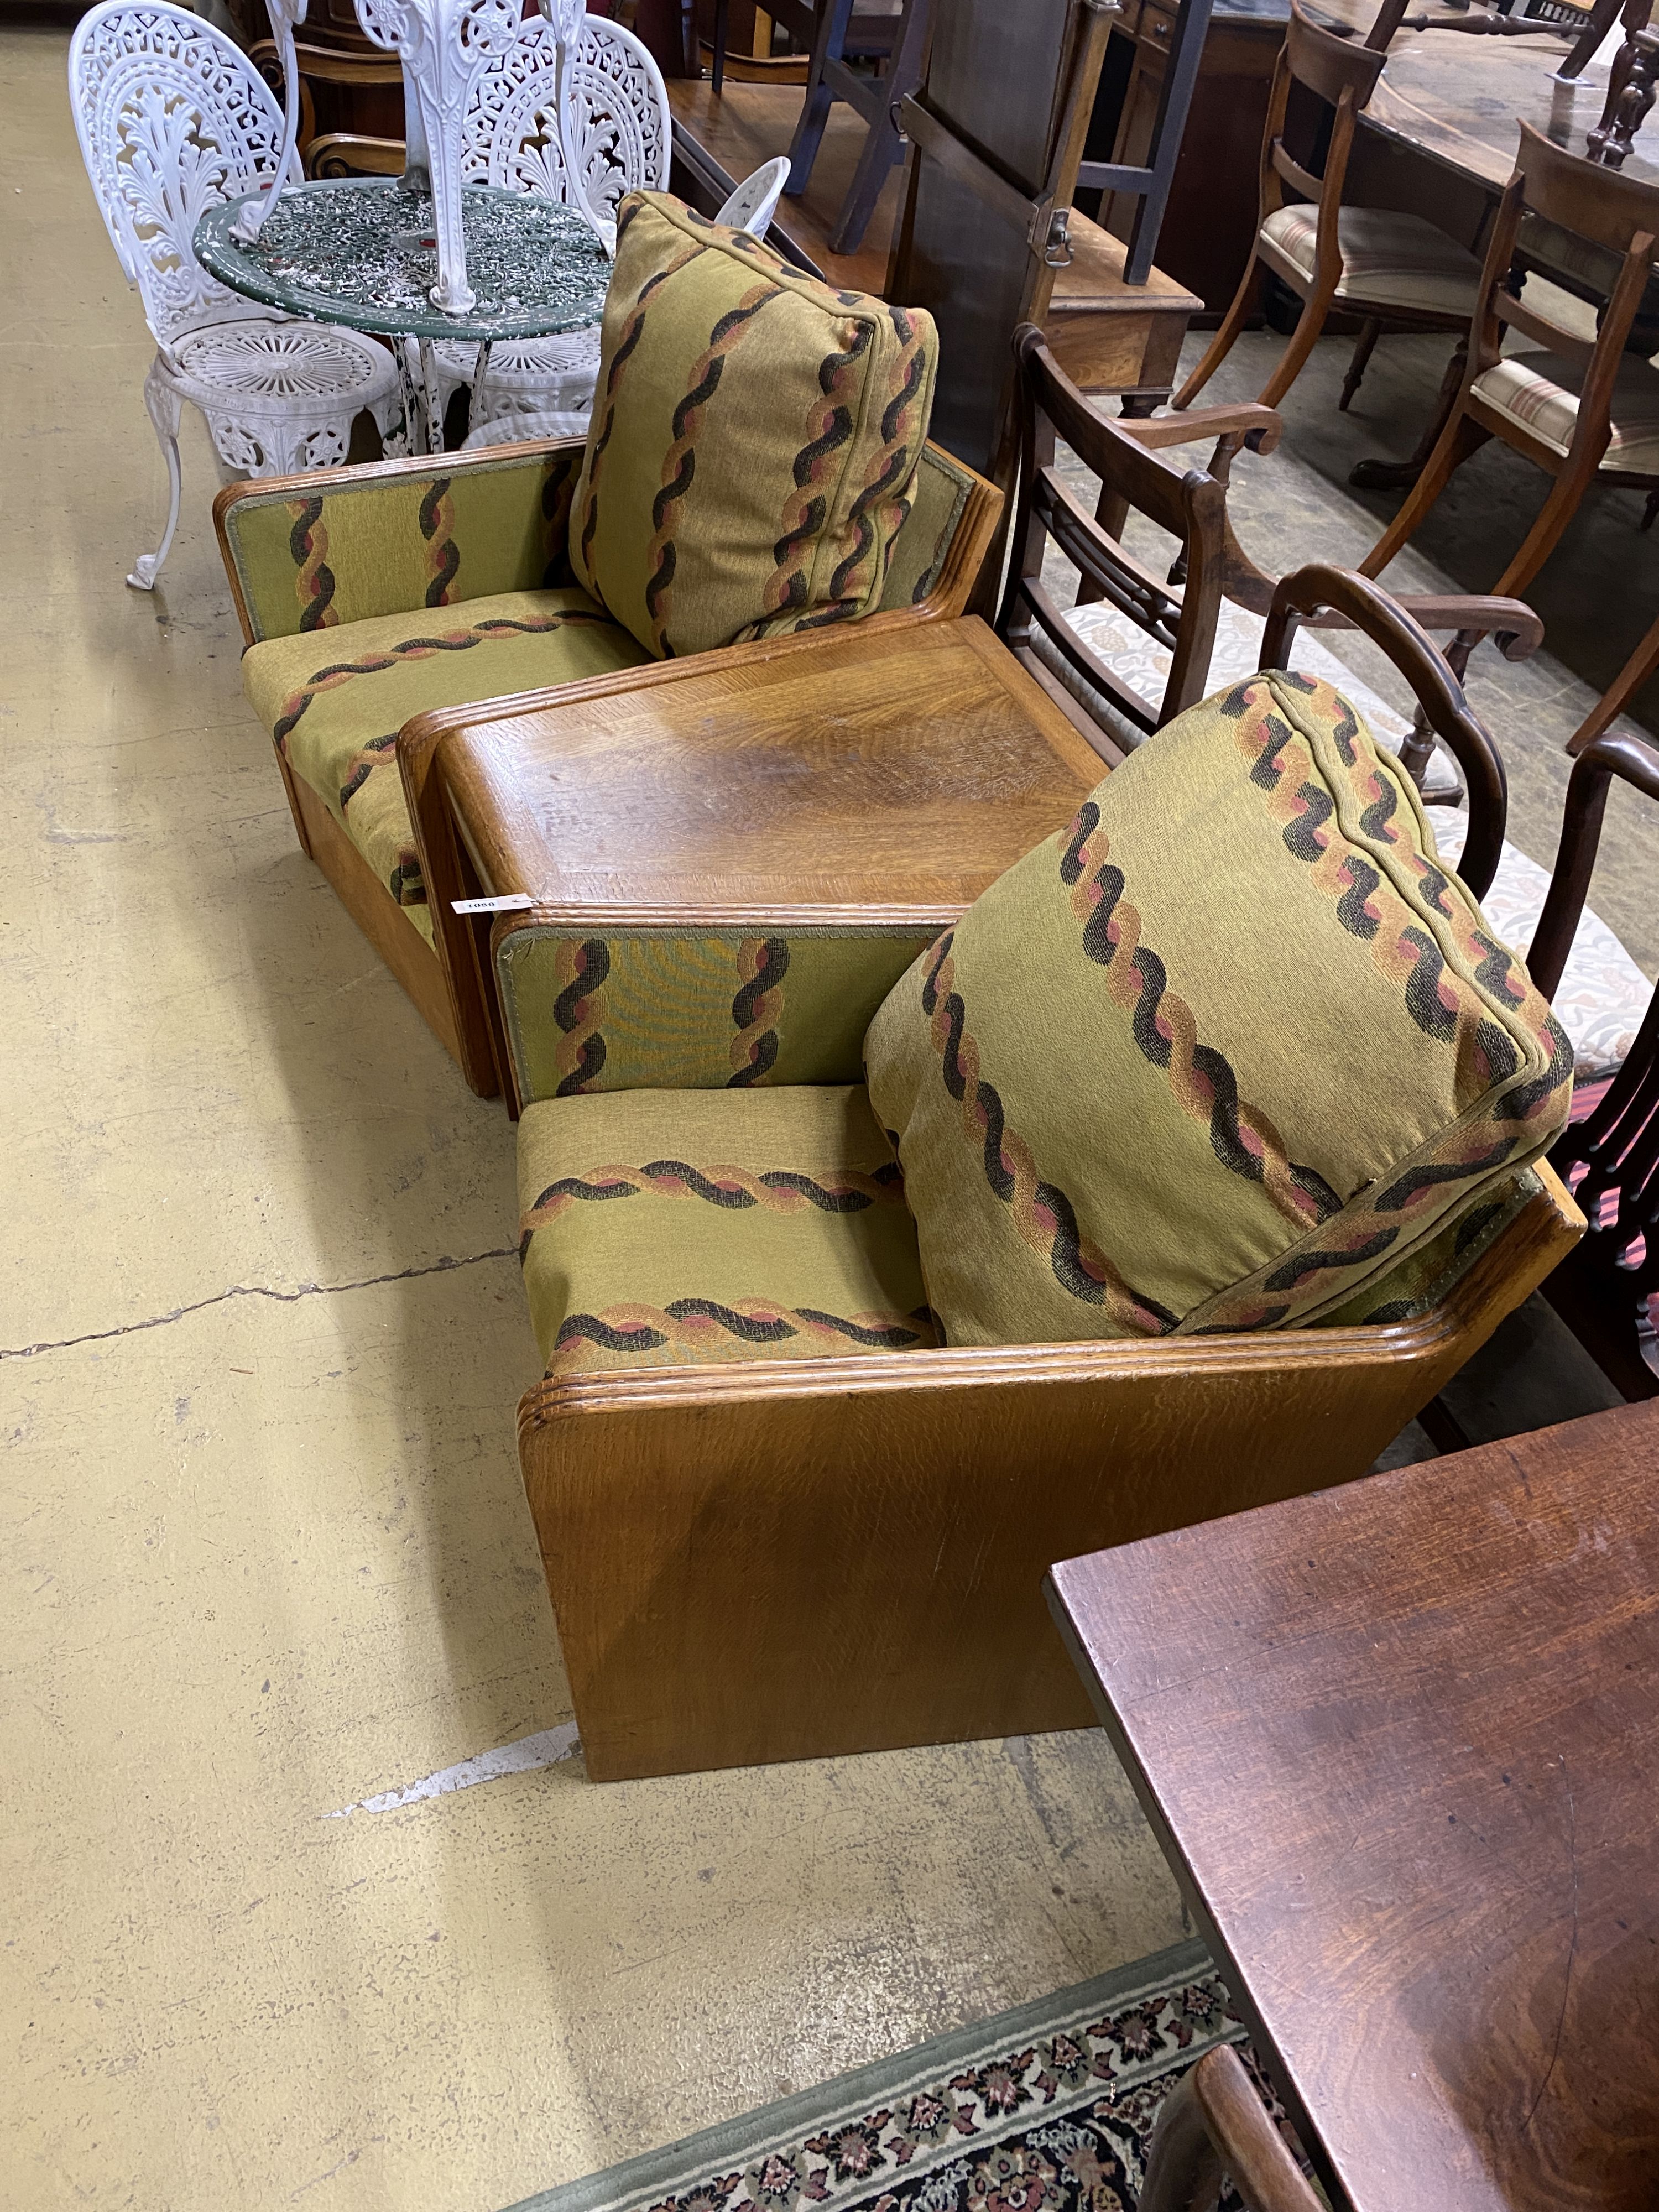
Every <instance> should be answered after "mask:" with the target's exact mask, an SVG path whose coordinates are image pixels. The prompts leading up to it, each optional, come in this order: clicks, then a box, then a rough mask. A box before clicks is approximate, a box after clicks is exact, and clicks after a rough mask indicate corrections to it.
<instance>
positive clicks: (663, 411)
mask: <svg viewBox="0 0 1659 2212" xmlns="http://www.w3.org/2000/svg"><path fill="white" fill-rule="evenodd" d="M938 357H939V346H938V340H937V337H936V336H935V333H934V330H933V322H932V319H931V318H930V317H928V316H927V315H925V314H922V313H912V312H910V311H908V310H907V309H905V308H902V307H888V306H887V305H886V304H885V302H884V301H880V300H876V299H872V298H869V297H868V296H866V295H865V294H863V293H860V292H836V291H832V290H831V289H829V286H828V285H827V284H824V283H820V282H819V281H818V279H817V278H816V277H812V276H805V275H803V273H802V272H801V271H800V270H799V269H795V268H793V267H791V265H790V264H788V263H787V261H781V260H780V259H779V258H778V257H777V256H776V255H775V253H772V252H769V251H768V249H767V248H766V247H765V246H762V245H760V244H759V243H758V242H757V240H754V239H752V238H750V237H748V236H747V235H746V234H744V233H743V232H741V231H732V230H726V229H721V228H717V227H716V226H715V225H714V224H712V223H710V222H707V221H706V220H705V219H704V218H703V217H702V216H699V215H694V214H693V213H692V212H691V210H690V209H689V208H687V207H684V206H683V205H682V204H681V203H680V202H679V201H678V200H676V199H673V198H671V197H670V196H669V195H668V194H667V193H666V192H641V193H636V194H635V195H633V196H631V197H629V198H628V199H626V200H624V201H623V205H622V210H621V213H620V216H619V217H618V234H617V264H616V268H615V270H614V271H613V273H612V276H611V291H610V295H609V297H608V299H607V300H606V302H605V326H604V331H603V338H602V350H601V356H600V366H599V388H598V396H597V398H595V401H594V405H593V414H592V421H591V422H590V423H589V426H588V434H587V450H586V454H585V455H584V457H583V461H582V472H581V477H580V481H579V482H578V483H577V486H576V492H575V497H574V502H573V505H572V508H571V517H570V549H569V550H570V561H571V565H572V568H573V569H574V573H575V575H576V580H577V581H578V582H579V583H581V584H584V585H586V587H587V589H588V590H589V591H590V592H592V594H593V596H594V598H595V599H598V600H599V601H600V602H601V603H602V604H603V605H605V606H606V607H608V608H609V609H610V611H611V613H612V614H613V615H615V616H616V617H617V621H618V622H620V623H625V624H626V626H627V627H628V629H630V630H631V631H632V632H633V634H634V635H635V637H636V638H638V639H639V641H640V642H641V645H643V646H644V647H646V648H647V651H648V652H650V653H653V654H655V655H656V657H657V658H658V659H663V658H664V657H665V656H666V655H668V654H671V653H703V652H707V651H708V650H709V649H710V648H711V647H715V646H721V645H732V644H735V643H736V642H738V640H740V639H745V638H757V637H767V636H772V635H778V634H780V633H781V632H783V631H786V630H794V629H806V628H810V627H811V626H814V625H816V624H819V623H830V622H842V621H845V620H847V619H848V618H849V617H854V616H858V615H862V614H866V613H868V612H870V611H872V609H874V608H875V607H877V606H878V605H880V603H881V599H882V592H883V586H884V581H885V578H886V574H887V564H888V562H889V559H890V556H891V552H892V547H893V541H894V539H895V538H896V535H897V533H898V531H899V528H900V526H901V525H902V523H903V521H904V519H905V517H906V515H907V514H908V512H909V507H910V499H911V493H912V486H913V481H914V479H915V473H916V467H917V464H918V462H919V461H920V459H921V451H922V447H923V444H924V442H925V441H926V439H927V417H928V414H929V411H930V410H931V408H932V405H933V376H934V370H935V368H936V366H937V362H938Z"/></svg>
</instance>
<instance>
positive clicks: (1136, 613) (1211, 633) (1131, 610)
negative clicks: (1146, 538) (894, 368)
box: [997, 323, 1544, 888]
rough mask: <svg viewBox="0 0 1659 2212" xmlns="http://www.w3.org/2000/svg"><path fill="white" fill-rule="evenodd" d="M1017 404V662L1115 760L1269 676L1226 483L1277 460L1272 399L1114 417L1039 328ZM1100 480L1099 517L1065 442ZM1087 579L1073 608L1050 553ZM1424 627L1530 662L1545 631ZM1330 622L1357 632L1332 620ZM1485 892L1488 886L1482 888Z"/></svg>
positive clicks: (1444, 610)
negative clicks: (1173, 556) (1227, 690)
mask: <svg viewBox="0 0 1659 2212" xmlns="http://www.w3.org/2000/svg"><path fill="white" fill-rule="evenodd" d="M1014 356H1015V360H1016V362H1017V363H1018V398H1019V406H1020V435H1021V447H1020V453H1021V460H1020V488H1019V495H1018V507H1016V510H1015V514H1014V524H1013V544H1014V558H1013V560H1012V563H1011V565H1010V568H1009V574H1008V580H1007V585H1006V589H1005V592H1004V595H1003V601H1002V606H1001V610H1000V614H999V616H998V620H997V627H998V630H999V633H1000V635H1001V636H1002V638H1003V639H1004V641H1006V643H1007V644H1008V645H1009V646H1010V647H1012V650H1013V652H1014V653H1015V655H1016V656H1017V658H1018V659H1020V660H1021V661H1022V662H1023V663H1024V665H1025V666H1026V667H1027V668H1029V669H1030V671H1031V673H1032V675H1033V676H1035V677H1036V680H1037V681H1038V683H1039V684H1042V687H1043V689H1044V690H1046V691H1048V694H1049V696H1051V697H1052V698H1053V699H1054V701H1055V702H1056V703H1057V704H1058V705H1059V706H1060V708H1061V709H1062V711H1063V712H1065V713H1066V714H1068V715H1069V716H1070V717H1071V718H1072V720H1073V722H1075V723H1076V725H1077V726H1078V727H1079V729H1080V730H1081V731H1082V732H1083V733H1084V735H1085V737H1086V738H1089V740H1090V742H1091V744H1094V745H1095V746H1096V747H1097V750H1100V751H1101V752H1102V754H1103V757H1105V758H1107V759H1109V760H1111V759H1121V758H1122V757H1123V756H1124V754H1125V753H1126V752H1128V751H1132V750H1133V749H1134V748H1135V747H1136V746H1137V745H1139V744H1142V743H1144V741H1145V740H1146V738H1147V737H1149V736H1150V735H1151V734H1152V732H1154V731H1156V730H1158V729H1161V728H1162V727H1163V726H1164V724H1165V723H1167V722H1169V721H1170V720H1173V719H1174V717H1175V716H1176V714H1181V713H1182V712H1184V710H1185V709H1186V708H1188V707H1190V706H1191V705H1192V704H1193V703H1194V701H1195V700H1198V699H1201V698H1202V697H1203V696H1205V694H1206V692H1208V691H1211V690H1215V689H1216V688H1217V686H1218V685H1219V684H1224V683H1229V682H1231V681H1233V680H1234V679H1235V678H1237V677H1239V676H1241V675H1243V674H1246V673H1248V672H1249V671H1250V670H1251V669H1253V668H1255V667H1256V666H1257V665H1259V661H1258V655H1259V653H1260V651H1261V635H1262V625H1263V623H1264V621H1265V620H1266V617H1267V611H1268V609H1269V607H1270V606H1271V605H1272V604H1273V592H1274V589H1275V580H1274V579H1273V577H1271V576H1269V575H1267V574H1264V572H1263V571H1262V570H1261V568H1258V567H1257V566H1256V564H1255V562H1254V561H1253V560H1251V558H1250V556H1249V554H1248V553H1246V552H1245V550H1243V547H1242V546H1241V545H1240V544H1239V543H1238V540H1237V538H1236V537H1235V536H1234V534H1233V528H1232V524H1231V520H1229V517H1228V513H1227V483H1226V477H1227V472H1228V471H1229V469H1230V468H1231V464H1232V461H1233V459H1234V457H1235V456H1236V454H1237V453H1238V451H1239V449H1240V448H1241V447H1243V446H1246V445H1248V446H1249V447H1251V449H1252V450H1253V451H1255V452H1257V453H1271V452H1272V451H1273V448H1274V447H1276V446H1277V444H1278V443H1279V416H1277V414H1275V413H1274V412H1273V410H1272V409H1271V408H1267V407H1264V406H1262V405H1261V404H1260V403H1259V402H1258V403H1255V404H1246V405H1243V406H1237V407H1208V408H1201V409H1199V410H1194V411H1191V412H1188V413H1186V414H1182V415H1163V416H1150V417H1146V418H1143V419H1133V420H1131V419H1121V420H1110V419H1109V418H1108V417H1106V416H1103V415H1102V414H1101V413H1100V412H1099V411H1098V410H1097V409H1096V408H1094V407H1093V406H1091V404H1090V403H1089V401H1088V400H1087V399H1086V398H1085V396H1084V394H1083V393H1082V392H1079V390H1078V388H1077V386H1075V385H1074V384H1073V382H1072V381H1071V380H1070V378H1069V377H1067V375H1066V373H1065V371H1064V370H1063V369H1062V368H1060V364H1059V363H1058V362H1056V361H1055V359H1054V356H1053V354H1052V353H1051V352H1050V351H1049V349H1048V345H1047V343H1046V342H1045V341H1044V339H1043V337H1042V333H1041V332H1040V331H1038V330H1036V328H1035V326H1034V325H1030V324H1029V323H1028V324H1025V325H1023V326H1022V327H1021V328H1020V329H1019V330H1018V331H1016V333H1015V336H1014ZM1057 436H1058V437H1060V438H1062V439H1064V441H1066V444H1067V445H1068V446H1069V447H1071V449H1072V451H1073V453H1075V454H1076V455H1077V457H1078V459H1079V460H1080V461H1081V462H1082V463H1083V465H1084V466H1085V468H1086V469H1088V470H1089V471H1091V473H1092V474H1094V475H1095V476H1097V477H1099V478H1100V482H1101V491H1100V496H1099V501H1098V503H1097V509H1096V512H1095V513H1094V514H1093V515H1092V516H1091V515H1090V514H1089V513H1086V512H1085V509H1084V508H1083V507H1081V506H1080V505H1079V502H1078V501H1077V499H1076V498H1075V496H1074V495H1073V492H1072V491H1071V489H1069V487H1068V486H1067V485H1066V483H1065V482H1064V480H1063V479H1062V478H1061V477H1060V474H1059V473H1058V471H1056V469H1055V467H1054V449H1055V440H1056V437H1057ZM1211 438H1213V439H1215V440H1217V441H1218V443H1217V447H1216V452H1215V456H1214V458H1213V459H1212V461H1211V464H1210V467H1209V469H1208V470H1207V471H1206V470H1204V469H1199V468H1195V467H1188V468H1186V469H1184V470H1183V469H1182V468H1181V467H1180V466H1179V465H1176V463H1174V462H1172V461H1170V460H1169V459H1165V457H1164V456H1165V454H1166V453H1168V452H1169V450H1170V448H1172V447H1176V446H1180V445H1185V444H1187V443H1188V442H1189V441H1198V440H1200V439H1211ZM1132 514H1133V515H1134V516H1136V517H1137V518H1141V519H1144V520H1146V521H1148V522H1151V523H1152V524H1154V525H1156V526H1158V528H1159V529H1161V530H1164V531H1167V532H1170V535H1171V536H1173V537H1174V538H1176V540H1177V541H1178V543H1179V547H1180V553H1179V556H1178V566H1179V568H1180V569H1181V571H1182V574H1183V576H1184V579H1185V580H1184V582H1183V583H1182V584H1181V585H1180V586H1175V585H1173V584H1170V583H1169V582H1161V581H1160V580H1158V578H1157V577H1155V576H1154V575H1153V574H1152V573H1151V571H1150V570H1149V569H1148V568H1146V565H1145V564H1144V562H1141V561H1140V560H1138V559H1137V558H1136V556H1135V555H1134V554H1133V552H1131V551H1130V550H1129V548H1128V547H1127V545H1126V544H1125V543H1124V532H1125V529H1126V527H1127V522H1128V520H1129V517H1130V516H1131V515H1132ZM1051 547H1052V548H1053V549H1054V550H1056V551H1057V552H1058V553H1059V554H1060V556H1061V557H1062V558H1063V559H1064V560H1065V561H1066V562H1067V563H1068V564H1069V565H1070V566H1072V567H1073V568H1076V570H1077V572H1078V596H1077V602H1076V604H1075V605H1073V606H1071V607H1069V608H1062V607H1061V606H1060V605H1058V604H1057V602H1056V601H1055V599H1054V595H1053V593H1052V592H1050V591H1049V589H1048V586H1046V585H1045V584H1044V582H1043V580H1042V570H1043V562H1044V557H1045V555H1046V554H1047V553H1048V550H1049V549H1050V548H1051ZM1395 604H1396V605H1401V606H1403V607H1404V608H1405V609H1406V610H1407V612H1408V613H1409V614H1410V615H1411V616H1412V617H1413V619H1414V620H1415V621H1416V622H1417V623H1419V624H1420V625H1421V626H1422V628H1423V629H1426V630H1450V631H1459V630H1462V629H1465V628H1466V627H1468V626H1470V625H1472V624H1474V623H1481V624H1482V625H1483V626H1484V627H1485V628H1486V629H1489V630H1491V631H1493V632H1495V633H1496V634H1497V635H1498V638H1499V641H1500V644H1501V648H1502V650H1503V652H1504V654H1505V656H1506V658H1508V659H1513V660H1521V659H1525V658H1526V656H1527V655H1528V653H1531V652H1533V651H1534V649H1535V648H1536V647H1537V646H1538V644H1539V643H1540V642H1541V639H1542V637H1543V634H1544V631H1543V624H1542V623H1541V622H1540V621H1539V619H1538V617H1537V616H1536V615H1534V613H1533V611H1532V610H1531V609H1530V608H1529V607H1528V606H1526V605H1522V602H1521V601H1520V600H1518V599H1507V600H1504V599H1479V598H1474V597H1463V596H1461V595H1455V594H1454V595H1449V596H1446V597H1441V598H1421V599H1403V600H1399V601H1396V602H1395ZM1318 627H1319V628H1320V629H1322V630H1326V631H1329V630H1334V629H1346V628H1348V627H1350V624H1349V623H1348V621H1347V619H1346V617H1345V616H1343V615H1342V614H1341V613H1340V612H1339V611H1335V610H1334V609H1330V608H1327V609H1324V610H1322V611H1321V614H1320V616H1319V618H1318ZM1306 652H1307V658H1308V665H1310V667H1312V668H1315V669H1316V670H1317V671H1318V673H1319V674H1321V675H1322V676H1325V677H1327V678H1329V679H1330V680H1331V681H1332V682H1334V683H1336V684H1340V685H1346V686H1350V687H1352V685H1353V684H1354V683H1355V679H1354V678H1353V677H1352V673H1351V672H1350V671H1348V670H1347V669H1346V668H1345V667H1344V666H1343V665H1341V664H1340V662H1338V661H1336V660H1335V659H1333V658H1332V656H1330V655H1329V654H1328V653H1325V652H1324V650H1323V648H1322V647H1320V646H1319V645H1318V643H1317V642H1316V641H1311V640H1310V641H1309V642H1308V644H1307V647H1306ZM1362 707H1363V711H1364V713H1366V714H1367V715H1368V716H1370V717H1371V718H1372V720H1373V721H1374V723H1378V724H1380V731H1379V733H1380V734H1385V735H1386V736H1387V737H1388V738H1389V742H1390V743H1391V744H1392V743H1396V742H1400V741H1402V740H1403V739H1404V738H1409V735H1410V732H1409V729H1408V727H1407V725H1405V724H1403V723H1401V724H1399V726H1398V728H1397V729H1396V728H1395V717H1393V716H1392V714H1390V713H1389V710H1388V709H1387V708H1382V707H1381V704H1380V702H1375V701H1374V700H1373V699H1372V698H1371V696H1370V694H1369V693H1366V694H1365V695H1364V700H1363V702H1362ZM1483 888H1484V886H1483Z"/></svg>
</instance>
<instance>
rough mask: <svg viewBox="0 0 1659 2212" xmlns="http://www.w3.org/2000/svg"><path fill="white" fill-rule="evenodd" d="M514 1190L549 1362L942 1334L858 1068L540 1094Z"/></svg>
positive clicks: (765, 1353) (523, 1140)
mask: <svg viewBox="0 0 1659 2212" xmlns="http://www.w3.org/2000/svg"><path fill="white" fill-rule="evenodd" d="M519 1197H520V1207H521V1209H522V1222H521V1239H520V1257H521V1259H522V1261H523V1263H524V1278H525V1288H526V1291H527V1292H528V1294H529V1298H530V1312H531V1318H532V1322H533V1323H534V1325H535V1330H536V1336H537V1340H538V1343H539V1344H540V1346H541V1349H542V1357H543V1358H544V1360H545V1361H546V1363H547V1367H548V1372H549V1373H550V1374H551V1375H554V1376H564V1375H568V1374H574V1373H577V1372H591V1371H604V1370H620V1371H623V1372H627V1371H629V1370H634V1369H636V1368H643V1367H684V1366H703V1365H706V1364H708V1363H710V1362H712V1361H720V1362H726V1361H730V1360H750V1359H823V1358H829V1357H831V1356H833V1355H836V1354H838V1353H847V1352H908V1351H914V1350H915V1349H916V1348H917V1347H918V1346H924V1345H931V1344H933V1343H934V1342H935V1341H936V1339H935V1336H934V1333H933V1322H932V1317H931V1316H930V1315H929V1314H928V1313H927V1301H926V1298H925V1297H924V1295H923V1291H922V1285H921V1263H920V1261H919V1260H918V1258H917V1255H916V1231H915V1223H914V1222H913V1221H912V1220H911V1218H910V1216H909V1214H908V1212H907V1210H906V1208H905V1203H904V1182H903V1178H902V1176H901V1175H900V1173H899V1171H898V1170H897V1168H896V1167H895V1166H894V1164H893V1156H892V1154H891V1152H890V1151H889V1149H888V1146H887V1142H886V1139H884V1137H883V1135H882V1133H881V1131H880V1130H879V1128H878V1127H877V1126H876V1123H875V1121H874V1119H873V1117H872V1115H871V1112H870V1108H869V1103H868V1101H867V1100H866V1097H865V1094H864V1091H863V1088H862V1086H861V1085H856V1084H853V1085H846V1084H843V1085H825V1086H823V1087H822V1088H805V1087H803V1088H800V1089H792V1090H782V1091H608V1092H601V1093H599V1094H598V1095H594V1096H587V1097H574V1098H550V1099H545V1100H544V1101H543V1102H542V1103H540V1104H539V1105H534V1106H531V1107H529V1108H527V1109H526V1112H525V1115H524V1118H523V1120H522V1121H520V1124H519Z"/></svg>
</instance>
